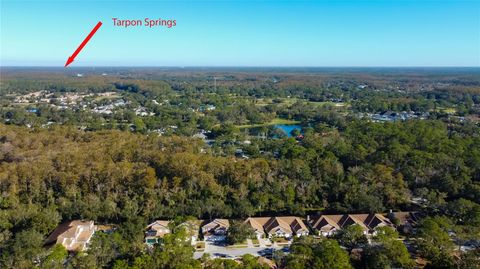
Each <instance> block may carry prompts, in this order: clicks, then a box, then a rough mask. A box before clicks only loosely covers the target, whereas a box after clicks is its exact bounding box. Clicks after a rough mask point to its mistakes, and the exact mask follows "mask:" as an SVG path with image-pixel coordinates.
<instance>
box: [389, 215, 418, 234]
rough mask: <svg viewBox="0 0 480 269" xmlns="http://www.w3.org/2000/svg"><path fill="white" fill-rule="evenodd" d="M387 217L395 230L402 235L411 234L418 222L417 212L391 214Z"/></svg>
mask: <svg viewBox="0 0 480 269" xmlns="http://www.w3.org/2000/svg"><path fill="white" fill-rule="evenodd" d="M388 217H389V218H390V219H391V220H392V221H393V222H395V225H396V226H397V229H398V230H400V231H402V232H403V233H412V232H413V231H414V227H415V225H416V224H417V223H418V221H419V220H420V216H419V214H418V212H391V213H389V214H388Z"/></svg>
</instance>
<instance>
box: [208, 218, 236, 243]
mask: <svg viewBox="0 0 480 269" xmlns="http://www.w3.org/2000/svg"><path fill="white" fill-rule="evenodd" d="M229 227H230V222H229V221H228V219H214V220H212V221H210V222H207V223H205V224H204V225H203V226H202V234H203V236H204V238H205V240H207V241H223V240H225V238H226V235H227V231H228V228H229Z"/></svg>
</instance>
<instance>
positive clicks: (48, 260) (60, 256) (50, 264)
mask: <svg viewBox="0 0 480 269" xmlns="http://www.w3.org/2000/svg"><path fill="white" fill-rule="evenodd" d="M67 256H68V251H67V249H66V248H65V247H64V246H63V245H60V244H55V245H54V246H53V247H52V249H51V252H50V253H49V254H48V256H47V257H45V259H44V260H43V262H42V267H44V268H63V263H64V262H65V259H66V258H67Z"/></svg>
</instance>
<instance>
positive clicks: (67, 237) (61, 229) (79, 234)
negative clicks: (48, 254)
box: [27, 220, 96, 251]
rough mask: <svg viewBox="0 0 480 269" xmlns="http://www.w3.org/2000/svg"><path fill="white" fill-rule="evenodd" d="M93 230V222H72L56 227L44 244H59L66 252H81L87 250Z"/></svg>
mask: <svg viewBox="0 0 480 269" xmlns="http://www.w3.org/2000/svg"><path fill="white" fill-rule="evenodd" d="M95 229H96V227H95V225H94V222H93V221H82V220H72V221H69V222H66V223H62V224H60V225H59V226H57V228H56V229H55V230H54V231H53V232H52V233H51V234H50V236H49V237H48V238H47V240H46V242H45V244H46V245H50V244H61V245H63V246H64V247H65V248H66V249H67V250H68V251H83V250H86V249H87V248H88V244H89V243H90V240H91V238H92V236H93V234H94V233H95ZM27 240H28V239H27Z"/></svg>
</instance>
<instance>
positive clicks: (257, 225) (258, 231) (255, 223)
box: [244, 217, 270, 239]
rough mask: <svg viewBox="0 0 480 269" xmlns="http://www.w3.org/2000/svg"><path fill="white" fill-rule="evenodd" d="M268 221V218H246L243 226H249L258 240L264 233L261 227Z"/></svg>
mask: <svg viewBox="0 0 480 269" xmlns="http://www.w3.org/2000/svg"><path fill="white" fill-rule="evenodd" d="M269 219H270V217H259V218H252V217H250V218H248V219H246V220H245V221H244V223H245V224H247V225H249V226H250V227H252V229H253V230H254V231H255V235H256V237H257V238H258V239H260V238H262V237H264V236H265V231H264V228H263V226H264V225H265V223H267V221H268V220H269Z"/></svg>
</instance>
